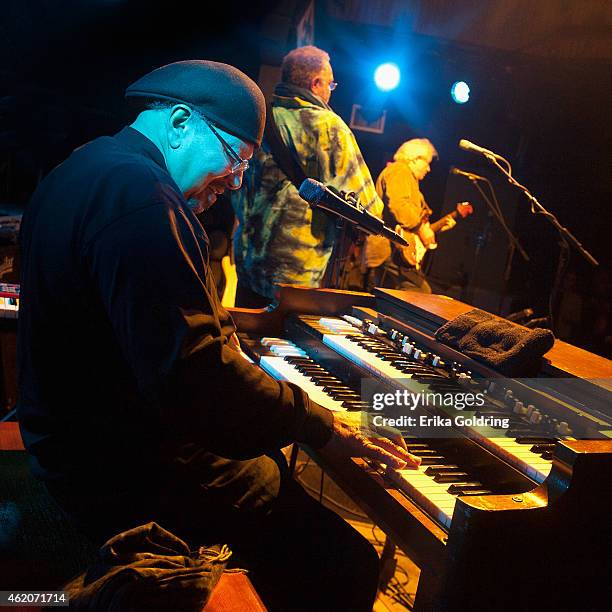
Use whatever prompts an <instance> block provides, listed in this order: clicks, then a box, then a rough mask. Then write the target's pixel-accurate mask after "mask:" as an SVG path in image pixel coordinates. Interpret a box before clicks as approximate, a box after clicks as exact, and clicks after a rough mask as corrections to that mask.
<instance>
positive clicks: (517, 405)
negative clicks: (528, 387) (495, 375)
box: [514, 400, 527, 414]
mask: <svg viewBox="0 0 612 612" xmlns="http://www.w3.org/2000/svg"><path fill="white" fill-rule="evenodd" d="M514 412H515V413H516V414H526V413H527V408H525V404H523V402H521V401H520V400H516V401H515V402H514Z"/></svg>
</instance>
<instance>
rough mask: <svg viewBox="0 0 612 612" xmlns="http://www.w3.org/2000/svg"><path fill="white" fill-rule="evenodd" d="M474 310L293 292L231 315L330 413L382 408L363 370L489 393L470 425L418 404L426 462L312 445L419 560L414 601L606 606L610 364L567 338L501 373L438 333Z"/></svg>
mask: <svg viewBox="0 0 612 612" xmlns="http://www.w3.org/2000/svg"><path fill="white" fill-rule="evenodd" d="M468 310H471V307H470V306H467V305H465V304H462V303H461V302H457V301H455V300H452V299H451V298H446V297H444V296H436V295H422V294H418V293H407V292H401V291H393V290H378V289H377V290H376V294H375V296H371V295H368V294H360V293H349V292H342V291H335V290H311V289H304V288H299V287H283V288H282V290H281V299H280V303H279V305H278V307H277V308H276V309H274V310H272V311H268V310H261V311H251V310H245V309H234V310H233V311H232V314H233V316H234V319H235V321H236V324H237V326H238V330H239V332H240V333H239V337H240V339H241V344H242V346H243V350H245V352H247V354H249V356H250V357H251V358H252V359H254V360H255V361H256V362H257V363H259V365H260V367H262V368H263V369H265V370H266V371H267V372H268V373H269V374H271V375H272V376H274V377H275V378H277V379H283V380H289V381H292V382H295V383H297V384H299V385H300V386H302V387H303V388H304V389H305V390H306V391H307V392H308V393H309V394H310V396H311V398H312V399H313V400H315V401H317V402H318V403H320V404H322V405H324V406H326V407H328V408H329V409H331V410H335V411H344V410H361V409H363V410H367V409H369V408H371V405H370V403H369V402H366V401H364V397H363V394H362V388H361V381H362V380H364V379H371V380H373V381H376V384H377V385H380V389H383V390H385V391H386V392H388V393H396V394H397V393H401V392H402V391H404V390H408V391H412V392H416V391H418V392H428V391H431V392H433V393H445V394H451V395H452V394H457V393H460V392H463V391H465V390H466V389H468V390H470V389H471V390H476V389H479V390H481V391H486V393H487V396H486V397H487V401H486V403H485V405H483V406H480V407H478V408H469V409H466V410H464V411H462V412H463V414H462V417H463V418H462V419H460V423H459V424H457V423H456V422H455V420H452V421H450V424H448V425H444V424H445V423H448V422H449V421H448V417H449V412H448V410H447V409H446V408H445V407H444V406H439V405H433V406H427V407H422V409H421V410H420V411H418V413H419V414H420V415H421V416H422V417H423V418H424V419H431V421H429V422H430V423H432V424H435V425H440V424H443V426H442V427H432V429H431V431H432V434H431V436H426V437H423V436H422V435H420V436H419V437H410V436H408V437H407V438H406V442H407V446H408V449H409V450H410V451H411V452H412V453H413V454H415V455H417V456H419V457H421V460H422V464H421V466H420V467H419V468H418V469H417V470H399V471H395V472H392V473H389V472H388V471H386V470H385V469H384V466H376V465H371V464H369V463H367V462H365V461H364V460H361V459H352V460H347V459H342V460H339V459H338V458H337V457H326V456H324V454H323V453H320V452H319V453H316V452H313V451H312V450H309V449H306V450H307V451H308V452H309V453H310V454H311V455H312V456H314V458H315V459H316V460H317V461H318V462H319V463H320V464H321V465H322V467H323V468H324V469H325V470H326V471H327V472H328V473H329V474H330V475H331V476H332V477H333V478H334V480H336V482H337V483H338V484H339V485H340V486H341V487H342V488H343V489H344V490H345V491H346V492H347V493H348V494H349V495H351V497H352V498H353V499H354V500H355V502H356V503H357V504H358V505H359V506H360V507H362V508H363V509H364V510H365V511H366V512H367V513H368V514H369V516H370V517H371V518H372V520H373V521H374V522H375V523H377V524H378V525H379V526H380V527H381V528H382V529H383V530H385V531H386V533H387V534H389V535H390V536H391V537H392V538H393V540H394V542H395V543H396V544H397V545H398V546H400V547H401V548H402V549H403V550H404V551H405V552H406V553H407V554H408V555H409V556H410V557H411V558H412V559H413V561H414V562H415V563H416V564H417V565H418V566H419V567H420V568H421V576H420V579H419V585H418V590H417V597H416V603H415V609H417V610H481V609H482V610H484V609H486V610H493V609H496V610H506V609H512V610H535V609H547V610H548V609H555V610H576V609H589V610H594V609H599V608H600V607H602V604H603V601H605V600H602V597H603V595H604V593H605V591H606V588H607V585H608V583H609V576H610V563H609V557H610V555H609V551H608V544H609V541H610V540H609V522H610V510H611V508H610V502H609V499H608V497H609V491H610V476H611V475H612V418H611V417H610V409H611V407H612V402H611V401H610V400H611V398H612V393H611V391H612V364H611V363H610V362H609V361H608V360H606V359H603V358H601V357H598V356H596V355H593V354H591V353H588V352H586V351H583V350H581V349H578V348H576V347H572V346H570V345H567V344H565V343H563V342H560V341H557V342H556V343H555V346H554V347H553V349H551V351H549V353H547V354H546V355H545V357H544V358H543V359H542V360H541V363H540V364H539V365H538V366H537V368H535V369H534V371H533V372H531V373H530V378H528V379H518V380H509V379H505V378H503V377H502V376H501V375H500V374H499V373H498V372H496V371H495V370H493V369H492V368H490V367H488V366H486V365H483V364H482V363H479V362H477V361H474V360H473V359H471V358H469V357H467V356H465V355H463V354H461V353H459V352H458V351H456V350H454V349H453V348H451V347H448V346H446V345H443V344H441V343H439V342H437V341H436V340H435V338H434V332H435V330H436V329H437V328H438V327H439V326H440V325H442V324H443V323H445V322H446V321H447V320H449V319H452V318H454V317H456V316H458V315H460V314H462V313H464V312H466V311H468ZM503 421H505V423H504V425H507V426H506V427H503V428H502V427H500V423H501V422H503ZM424 422H428V421H424ZM445 428H446V429H445ZM434 430H435V433H434ZM606 608H607V606H606ZM602 609H603V608H602Z"/></svg>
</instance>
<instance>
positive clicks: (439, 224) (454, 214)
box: [430, 210, 459, 232]
mask: <svg viewBox="0 0 612 612" xmlns="http://www.w3.org/2000/svg"><path fill="white" fill-rule="evenodd" d="M458 214H459V213H458V212H457V211H456V210H453V212H452V213H448V215H444V216H443V217H440V218H439V219H438V220H437V221H436V222H435V223H431V224H430V227H431V231H432V232H439V231H440V228H441V227H442V226H443V225H444V220H445V219H447V218H448V217H450V218H451V219H456V218H457V215H458Z"/></svg>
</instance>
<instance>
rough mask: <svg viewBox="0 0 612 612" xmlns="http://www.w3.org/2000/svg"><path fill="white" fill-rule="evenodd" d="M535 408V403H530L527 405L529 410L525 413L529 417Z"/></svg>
mask: <svg viewBox="0 0 612 612" xmlns="http://www.w3.org/2000/svg"><path fill="white" fill-rule="evenodd" d="M534 410H535V406H534V405H533V404H529V406H527V410H526V412H525V415H526V416H527V417H530V416H531V413H532V412H533V411H534Z"/></svg>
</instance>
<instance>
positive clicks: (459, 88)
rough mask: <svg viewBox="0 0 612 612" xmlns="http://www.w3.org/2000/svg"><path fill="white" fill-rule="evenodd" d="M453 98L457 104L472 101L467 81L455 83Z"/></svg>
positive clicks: (452, 89) (452, 92) (452, 88)
mask: <svg viewBox="0 0 612 612" xmlns="http://www.w3.org/2000/svg"><path fill="white" fill-rule="evenodd" d="M451 96H452V98H453V100H454V101H455V102H456V103H457V104H465V103H466V102H467V101H468V100H469V99H470V86H469V85H468V84H467V83H466V82H465V81H457V82H456V83H453V86H452V87H451Z"/></svg>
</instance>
